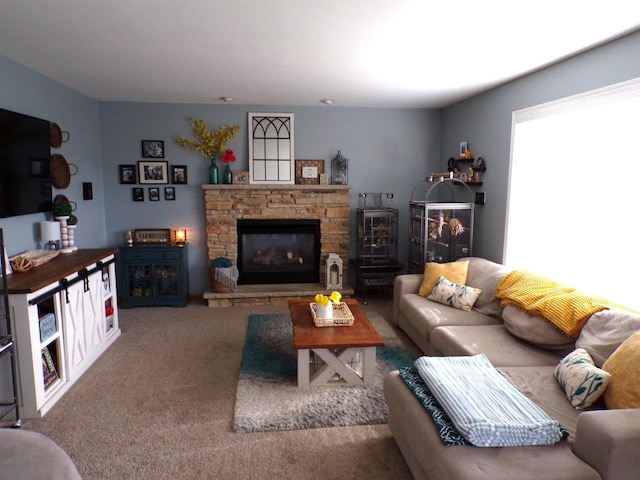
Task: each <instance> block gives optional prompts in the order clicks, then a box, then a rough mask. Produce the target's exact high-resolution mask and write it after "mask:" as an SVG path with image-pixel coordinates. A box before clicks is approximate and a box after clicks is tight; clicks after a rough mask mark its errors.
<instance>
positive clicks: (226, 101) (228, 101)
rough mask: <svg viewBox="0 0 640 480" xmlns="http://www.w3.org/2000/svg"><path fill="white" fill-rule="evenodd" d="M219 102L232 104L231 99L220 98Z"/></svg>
mask: <svg viewBox="0 0 640 480" xmlns="http://www.w3.org/2000/svg"><path fill="white" fill-rule="evenodd" d="M220 100H222V101H223V102H224V103H231V102H233V97H220Z"/></svg>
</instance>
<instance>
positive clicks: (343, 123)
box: [100, 103, 440, 294]
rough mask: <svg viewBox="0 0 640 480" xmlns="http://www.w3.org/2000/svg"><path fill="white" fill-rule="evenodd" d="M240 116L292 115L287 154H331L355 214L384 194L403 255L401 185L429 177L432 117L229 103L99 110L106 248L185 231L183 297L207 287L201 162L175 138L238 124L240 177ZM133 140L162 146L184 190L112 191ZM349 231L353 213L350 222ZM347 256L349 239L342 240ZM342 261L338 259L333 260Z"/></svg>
mask: <svg viewBox="0 0 640 480" xmlns="http://www.w3.org/2000/svg"><path fill="white" fill-rule="evenodd" d="M248 112H293V113H294V114H295V120H294V122H295V154H296V158H298V159H322V160H325V168H326V169H327V171H330V162H331V160H332V159H333V157H334V156H335V155H336V153H337V151H338V150H340V151H341V152H342V154H343V156H345V157H346V158H348V159H349V160H350V162H349V184H350V185H351V191H350V201H351V207H352V208H353V209H355V208H357V207H358V202H359V198H358V193H359V192H380V191H382V192H392V193H394V194H395V201H394V203H393V204H392V205H391V206H396V207H398V208H399V209H400V210H401V214H400V222H399V232H400V258H401V260H402V261H404V260H403V259H406V256H407V253H406V252H407V245H408V241H407V232H408V225H407V205H408V203H409V197H410V193H411V187H412V186H413V185H414V184H416V183H417V182H418V181H419V179H420V178H423V177H424V176H425V175H427V173H428V172H429V169H428V167H427V164H428V159H432V158H436V157H437V155H438V152H439V150H440V146H439V143H438V138H439V136H440V113H439V112H438V111H435V110H417V109H363V108H361V109H353V108H339V107H326V106H319V107H304V108H301V107H278V108H273V107H264V106H235V105H189V104H187V105H184V104H143V103H101V104H100V125H101V138H102V139H103V141H102V160H103V168H104V178H105V182H106V184H107V185H108V186H107V188H106V191H105V203H106V205H107V209H106V224H107V225H108V226H109V228H108V233H107V240H108V243H109V244H112V245H120V244H122V243H123V242H124V238H125V232H126V231H127V230H133V229H136V228H171V229H174V228H176V227H186V228H187V229H188V236H189V277H190V290H191V292H192V293H193V294H198V293H202V292H203V291H204V290H206V289H207V284H208V277H207V252H206V238H205V232H204V225H205V221H204V203H203V197H204V195H203V191H202V184H203V183H206V182H207V168H208V161H207V160H206V159H205V158H204V157H202V156H201V155H200V154H198V153H197V152H193V151H186V150H184V149H182V148H180V147H178V146H176V145H175V144H174V143H173V137H174V135H176V134H180V135H186V136H188V137H191V136H192V130H191V127H190V125H189V124H188V122H187V120H186V119H187V118H188V117H195V118H202V119H204V120H206V121H207V124H208V126H209V127H210V128H211V129H217V128H218V127H220V126H221V125H223V124H228V125H235V124H239V125H241V126H242V130H241V131H240V133H238V135H237V136H236V137H235V138H233V139H232V140H231V141H230V142H229V144H228V145H227V146H228V148H232V149H233V150H234V152H235V153H236V157H237V159H238V160H237V161H236V162H235V163H234V164H232V169H233V170H234V171H243V170H248V169H249V163H248V151H247V144H248V142H247V128H246V126H247V113H248ZM142 139H154V140H164V142H165V160H166V161H167V162H168V163H169V165H170V166H171V165H187V168H188V182H189V183H188V185H176V186H175V187H176V200H175V201H165V200H164V192H163V190H164V186H162V185H161V186H160V187H161V200H160V201H159V202H149V201H148V187H147V186H145V187H144V189H145V201H144V202H133V201H132V193H131V190H132V185H120V184H119V183H118V165H120V164H137V162H138V161H139V160H141V157H140V141H141V140H142ZM352 232H353V233H355V212H354V213H353V214H352ZM351 241H352V247H351V249H352V253H353V252H355V235H354V234H352V236H351ZM343 260H344V261H347V259H343Z"/></svg>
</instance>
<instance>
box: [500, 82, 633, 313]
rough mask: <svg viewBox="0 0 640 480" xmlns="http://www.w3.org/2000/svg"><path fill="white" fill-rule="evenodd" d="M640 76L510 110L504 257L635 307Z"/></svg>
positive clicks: (512, 265) (510, 262)
mask: <svg viewBox="0 0 640 480" xmlns="http://www.w3.org/2000/svg"><path fill="white" fill-rule="evenodd" d="M639 116H640V79H637V80H635V81H632V82H625V84H624V85H623V86H614V87H609V88H607V89H602V90H599V91H597V92H593V93H589V94H586V95H581V96H579V97H572V98H570V99H566V100H563V101H558V102H553V104H546V105H542V106H539V107H533V108H531V109H527V110H526V111H520V112H515V113H514V123H513V136H512V153H511V170H510V183H509V199H508V209H507V210H508V211H507V228H506V238H505V263H506V264H507V266H509V267H510V268H527V269H529V270H531V271H533V272H534V273H538V274H540V275H545V276H547V277H550V278H552V279H555V280H558V281H560V282H562V283H565V284H566V285H568V286H572V287H576V288H578V289H580V290H582V291H585V292H587V293H590V294H593V295H596V296H600V297H604V298H607V299H610V300H612V301H614V302H619V303H621V304H623V305H626V306H628V307H630V308H635V309H640V297H639V296H638V295H637V292H636V290H637V285H638V275H639V272H640V255H639V252H638V248H637V245H638V235H637V234H638V231H639V230H640V228H638V219H639V217H640V213H639V210H640V153H639V152H640V146H639V145H638V140H637V138H638V136H637V131H638V117H639Z"/></svg>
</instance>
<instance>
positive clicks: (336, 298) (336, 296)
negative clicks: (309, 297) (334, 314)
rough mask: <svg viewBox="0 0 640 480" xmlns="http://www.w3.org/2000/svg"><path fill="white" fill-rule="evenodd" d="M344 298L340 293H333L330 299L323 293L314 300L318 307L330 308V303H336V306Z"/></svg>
mask: <svg viewBox="0 0 640 480" xmlns="http://www.w3.org/2000/svg"><path fill="white" fill-rule="evenodd" d="M341 298H342V294H341V293H340V292H331V295H329V296H328V297H327V296H326V295H323V294H321V293H319V294H317V295H316V296H315V298H314V300H315V301H316V303H317V304H318V305H321V306H323V307H324V308H327V307H328V306H329V301H331V302H333V303H335V304H336V305H337V304H339V303H340V299H341Z"/></svg>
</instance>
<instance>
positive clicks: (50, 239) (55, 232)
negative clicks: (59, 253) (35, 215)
mask: <svg viewBox="0 0 640 480" xmlns="http://www.w3.org/2000/svg"><path fill="white" fill-rule="evenodd" d="M40 240H41V241H42V248H44V249H45V250H57V249H58V243H57V242H58V240H60V222H40Z"/></svg>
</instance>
